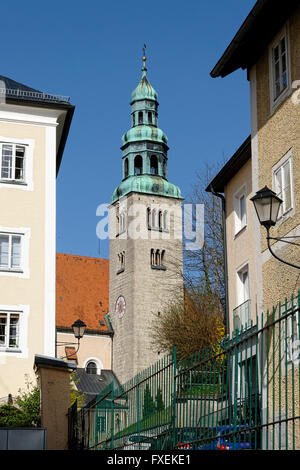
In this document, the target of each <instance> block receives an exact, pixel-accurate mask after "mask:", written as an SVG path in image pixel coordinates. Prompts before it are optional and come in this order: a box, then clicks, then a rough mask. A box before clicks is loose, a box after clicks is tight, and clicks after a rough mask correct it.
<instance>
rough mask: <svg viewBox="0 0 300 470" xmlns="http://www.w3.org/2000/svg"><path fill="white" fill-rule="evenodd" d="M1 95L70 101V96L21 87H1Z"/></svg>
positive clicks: (27, 98)
mask: <svg viewBox="0 0 300 470" xmlns="http://www.w3.org/2000/svg"><path fill="white" fill-rule="evenodd" d="M0 96H4V97H8V98H19V99H25V100H32V101H46V102H56V103H57V102H60V103H69V102H70V97H69V96H62V95H50V94H46V93H40V92H37V91H27V90H19V89H10V88H0Z"/></svg>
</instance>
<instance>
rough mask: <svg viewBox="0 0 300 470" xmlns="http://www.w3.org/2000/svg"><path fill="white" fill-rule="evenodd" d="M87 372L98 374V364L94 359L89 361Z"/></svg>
mask: <svg viewBox="0 0 300 470" xmlns="http://www.w3.org/2000/svg"><path fill="white" fill-rule="evenodd" d="M85 370H86V373H87V374H97V364H96V362H94V361H89V362H88V363H87V365H86V368H85Z"/></svg>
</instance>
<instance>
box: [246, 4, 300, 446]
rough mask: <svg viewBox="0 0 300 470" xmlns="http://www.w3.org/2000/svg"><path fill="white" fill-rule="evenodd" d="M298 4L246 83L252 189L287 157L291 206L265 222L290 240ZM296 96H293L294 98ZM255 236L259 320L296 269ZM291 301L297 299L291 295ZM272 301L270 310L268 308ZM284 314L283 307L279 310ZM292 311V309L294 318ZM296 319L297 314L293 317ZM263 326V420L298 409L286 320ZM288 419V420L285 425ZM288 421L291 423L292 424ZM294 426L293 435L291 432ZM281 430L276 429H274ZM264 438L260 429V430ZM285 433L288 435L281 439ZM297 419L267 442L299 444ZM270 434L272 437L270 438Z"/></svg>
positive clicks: (299, 203) (293, 256) (292, 258)
mask: <svg viewBox="0 0 300 470" xmlns="http://www.w3.org/2000/svg"><path fill="white" fill-rule="evenodd" d="M282 34H286V37H287V38H288V43H287V44H288V61H287V63H288V71H289V73H288V87H287V90H286V91H285V92H283V94H282V97H280V98H279V99H278V103H277V104H276V105H274V104H273V99H272V96H271V92H272V71H271V51H272V47H273V46H274V45H275V44H276V42H278V40H279V38H280V36H281V35H282ZM299 51H300V7H299V8H297V9H296V10H295V12H294V14H293V16H292V17H291V18H290V19H289V20H288V21H287V22H286V24H285V25H284V27H283V28H282V29H281V31H278V34H277V35H276V36H275V37H274V38H273V40H272V42H271V43H270V44H269V47H268V48H266V50H265V51H264V53H263V54H262V55H261V57H260V59H259V60H258V62H257V63H256V64H255V65H254V66H253V67H252V69H251V70H250V74H249V75H250V84H251V88H252V92H253V93H252V102H253V101H255V102H254V104H253V106H252V109H254V110H255V113H253V112H252V123H254V124H253V125H252V139H253V142H254V143H255V145H256V147H255V155H254V156H255V165H256V173H255V178H254V180H253V184H254V186H255V188H254V191H257V190H259V189H261V188H263V187H264V186H265V185H267V186H268V187H269V188H270V189H272V190H273V191H275V177H274V172H275V170H276V169H278V168H279V167H280V166H281V165H282V164H283V163H284V162H285V161H287V160H288V159H289V158H290V159H291V169H292V178H291V181H292V207H291V209H290V210H289V211H288V212H287V213H286V214H285V215H283V216H282V217H280V218H279V220H278V221H277V223H276V226H275V227H273V228H271V230H270V236H271V237H283V236H289V237H292V236H295V238H294V239H293V238H290V241H293V242H295V243H299V238H297V236H299V235H300V210H299V208H300V174H299V171H298V169H299V165H300V133H299V122H300V105H299V104H297V84H295V81H297V80H299V78H300V56H299ZM295 98H296V101H295ZM259 230H260V237H259V238H260V241H259V244H260V246H259V247H258V245H257V246H256V249H259V253H260V257H261V261H260V263H261V267H262V283H261V284H262V296H263V306H264V312H265V316H264V322H265V323H266V321H267V315H268V312H269V321H270V322H272V319H274V320H275V321H276V320H278V319H279V304H278V303H279V302H281V303H282V305H283V306H284V303H285V299H286V298H287V301H288V302H289V301H290V300H291V295H292V294H295V295H297V294H298V289H299V288H300V283H299V273H300V271H299V270H298V269H295V268H293V267H290V266H288V265H286V264H284V263H283V262H280V261H279V260H277V259H275V258H274V257H273V256H272V254H271V253H270V252H269V250H268V247H267V241H266V235H267V232H266V230H265V228H259ZM271 245H272V249H273V251H274V252H275V253H276V255H277V256H279V257H280V258H282V259H283V260H286V261H288V262H291V263H293V264H296V265H299V266H300V247H298V246H293V245H288V244H286V243H284V242H280V241H271ZM296 302H297V300H296ZM273 306H274V310H273ZM281 315H284V307H283V308H282V310H281ZM296 319H297V314H295V315H294V320H295V321H296ZM298 322H299V317H298ZM267 332H268V339H267V338H266V339H265V342H264V369H263V376H264V380H263V389H264V394H263V397H264V400H263V403H262V409H263V415H262V416H263V420H266V413H267V412H268V416H269V421H275V422H276V421H278V420H280V419H285V418H291V417H293V416H297V411H296V412H295V410H298V409H299V365H298V363H294V362H293V361H292V360H290V359H289V360H288V359H287V352H286V335H288V336H289V335H290V334H291V332H290V331H289V326H288V321H287V320H283V321H281V322H279V323H277V324H276V325H275V326H274V327H272V328H271V329H270V330H267ZM294 340H299V338H298V328H297V327H295V330H294ZM291 422H293V423H294V424H293V425H291ZM293 426H294V429H293ZM293 430H294V439H293V438H292V432H293ZM280 433H281V434H280ZM263 436H264V440H265V443H266V442H267V439H266V432H264V433H263ZM286 436H288V439H286ZM299 436H300V431H299V420H295V421H290V422H289V424H288V426H286V425H285V423H282V424H281V426H279V425H278V424H277V425H275V427H270V432H269V436H268V437H269V446H270V445H271V446H273V442H274V448H277V449H278V448H279V446H280V437H281V448H285V447H284V446H287V445H288V447H289V449H291V448H293V445H295V448H296V449H299V448H300V441H299ZM273 439H274V441H273Z"/></svg>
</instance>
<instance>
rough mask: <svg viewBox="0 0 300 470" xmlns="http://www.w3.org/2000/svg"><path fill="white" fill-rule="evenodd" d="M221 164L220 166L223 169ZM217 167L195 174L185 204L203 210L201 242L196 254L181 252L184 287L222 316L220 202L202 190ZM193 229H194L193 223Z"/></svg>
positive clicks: (223, 305) (222, 252)
mask: <svg viewBox="0 0 300 470" xmlns="http://www.w3.org/2000/svg"><path fill="white" fill-rule="evenodd" d="M223 164H224V162H223V163H222V166H223ZM220 166H221V164H220V165H206V166H205V168H204V169H203V170H202V171H201V173H200V172H198V173H196V182H195V184H194V186H193V190H192V194H191V195H190V196H189V203H191V204H193V205H195V204H203V206H204V231H205V235H204V241H203V246H202V247H201V248H200V249H198V250H186V249H185V250H184V273H185V274H184V280H185V285H186V286H187V287H188V288H191V289H192V290H193V291H195V290H197V289H198V290H199V291H201V293H202V294H205V295H206V296H207V297H208V298H209V297H211V298H212V302H213V304H215V303H216V302H219V303H220V307H218V310H219V309H221V310H223V314H224V313H225V272H224V239H223V236H224V233H223V221H222V204H221V200H220V198H218V197H216V196H214V195H213V194H212V193H210V192H207V191H206V188H207V186H208V185H209V183H210V181H211V180H212V178H213V176H214V175H215V174H216V173H217V171H218V169H219V167H220ZM193 222H194V225H193V226H194V229H196V224H195V220H194V219H193Z"/></svg>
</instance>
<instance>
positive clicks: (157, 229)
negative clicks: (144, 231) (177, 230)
mask: <svg viewBox="0 0 300 470" xmlns="http://www.w3.org/2000/svg"><path fill="white" fill-rule="evenodd" d="M148 230H154V231H155V232H165V233H169V230H168V229H166V228H159V227H152V226H151V225H148Z"/></svg>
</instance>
